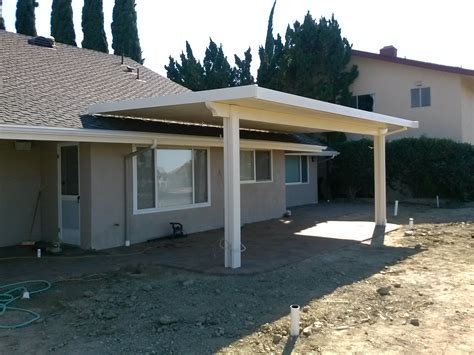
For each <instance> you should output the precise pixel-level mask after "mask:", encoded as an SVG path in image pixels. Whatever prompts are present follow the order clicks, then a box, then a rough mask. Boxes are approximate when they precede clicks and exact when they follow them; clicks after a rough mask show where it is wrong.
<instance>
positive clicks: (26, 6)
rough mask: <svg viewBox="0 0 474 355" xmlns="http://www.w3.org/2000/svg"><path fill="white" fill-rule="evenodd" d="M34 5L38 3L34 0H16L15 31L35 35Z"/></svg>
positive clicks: (36, 5)
mask: <svg viewBox="0 0 474 355" xmlns="http://www.w3.org/2000/svg"><path fill="white" fill-rule="evenodd" d="M35 7H38V3H37V2H36V1H35V0H18V2H17V3H16V22H15V28H16V32H17V33H21V34H24V35H27V36H36V25H35Z"/></svg>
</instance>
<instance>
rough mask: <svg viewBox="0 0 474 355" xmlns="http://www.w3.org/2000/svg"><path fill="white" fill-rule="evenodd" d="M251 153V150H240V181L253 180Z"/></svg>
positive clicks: (252, 156)
mask: <svg viewBox="0 0 474 355" xmlns="http://www.w3.org/2000/svg"><path fill="white" fill-rule="evenodd" d="M253 153H254V152H253V151H252V150H241V151H240V181H252V180H255V176H254V155H253Z"/></svg>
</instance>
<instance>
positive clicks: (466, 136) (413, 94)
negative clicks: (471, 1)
mask: <svg viewBox="0 0 474 355" xmlns="http://www.w3.org/2000/svg"><path fill="white" fill-rule="evenodd" d="M352 63H353V64H355V65H357V66H358V69H359V76H358V78H357V79H356V81H355V82H354V84H353V86H352V92H353V95H354V97H353V106H355V107H358V108H362V109H368V110H369V111H370V110H371V109H372V110H373V111H374V112H377V113H382V114H386V115H393V116H397V117H404V118H407V119H410V120H416V121H419V122H420V127H419V129H417V130H409V131H407V132H405V133H402V134H400V135H397V136H396V137H394V138H401V137H408V136H410V137H418V136H421V135H426V136H428V137H435V138H450V139H453V140H455V141H458V142H465V143H471V144H474V70H468V69H463V68H457V67H450V66H444V65H438V64H432V63H426V62H420V61H416V60H410V59H406V58H400V57H398V56H397V50H396V48H395V47H393V46H388V47H384V48H382V49H381V50H380V53H379V54H376V53H369V52H363V51H358V50H353V51H352ZM366 95H370V97H368V96H366Z"/></svg>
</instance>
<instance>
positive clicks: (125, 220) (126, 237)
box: [123, 139, 158, 246]
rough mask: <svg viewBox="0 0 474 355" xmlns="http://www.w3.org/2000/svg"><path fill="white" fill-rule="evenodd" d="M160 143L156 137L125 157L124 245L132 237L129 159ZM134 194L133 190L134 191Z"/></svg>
mask: <svg viewBox="0 0 474 355" xmlns="http://www.w3.org/2000/svg"><path fill="white" fill-rule="evenodd" d="M157 145H158V141H157V140H156V139H153V144H152V145H151V146H149V147H147V148H145V149H140V150H136V151H134V152H131V153H129V154H127V155H125V156H124V157H123V171H124V179H123V181H124V186H123V191H124V194H125V207H124V224H125V226H124V227H125V228H124V243H123V244H124V245H125V246H129V245H130V244H131V242H130V239H129V233H128V227H129V225H130V221H129V213H128V206H129V201H128V189H127V188H128V164H127V163H128V161H129V159H132V158H133V157H136V156H138V155H141V154H144V153H146V152H148V151H150V150H153V149H155V148H156V146H157ZM132 194H133V192H132Z"/></svg>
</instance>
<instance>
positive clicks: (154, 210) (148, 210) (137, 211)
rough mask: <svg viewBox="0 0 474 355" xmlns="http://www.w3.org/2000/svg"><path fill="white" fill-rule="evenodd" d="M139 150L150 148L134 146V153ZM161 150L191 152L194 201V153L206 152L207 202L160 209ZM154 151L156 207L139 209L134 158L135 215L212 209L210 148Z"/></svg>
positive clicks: (134, 158) (160, 147)
mask: <svg viewBox="0 0 474 355" xmlns="http://www.w3.org/2000/svg"><path fill="white" fill-rule="evenodd" d="M138 148H148V147H147V146H142V145H134V146H133V150H132V151H133V152H136V151H137V149H138ZM160 149H167V150H191V152H192V153H191V156H192V161H191V169H192V175H193V178H192V187H193V201H194V200H195V189H194V187H195V183H194V151H195V150H205V151H206V154H207V159H206V161H207V202H199V203H191V204H187V205H180V206H169V207H158V179H157V172H156V167H157V166H158V154H157V150H160ZM153 150H154V155H153V156H154V163H155V174H154V178H155V207H153V208H144V209H138V187H137V176H138V171H137V168H138V166H137V157H136V156H134V157H133V158H132V185H133V191H132V194H133V214H134V215H140V214H148V213H159V212H170V211H179V210H187V209H191V208H201V207H210V206H211V160H210V158H211V155H210V148H209V147H182V146H157V147H156V148H154V149H153Z"/></svg>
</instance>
